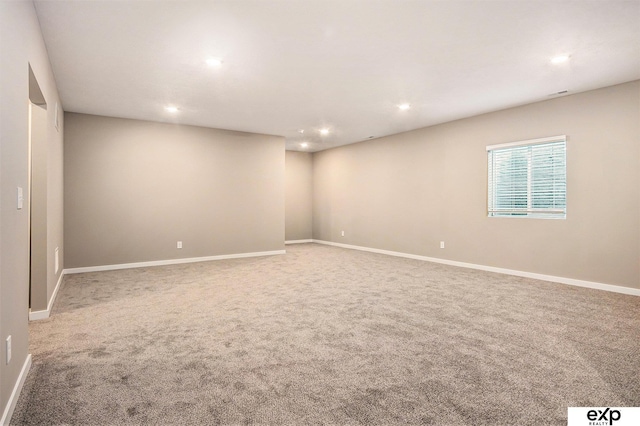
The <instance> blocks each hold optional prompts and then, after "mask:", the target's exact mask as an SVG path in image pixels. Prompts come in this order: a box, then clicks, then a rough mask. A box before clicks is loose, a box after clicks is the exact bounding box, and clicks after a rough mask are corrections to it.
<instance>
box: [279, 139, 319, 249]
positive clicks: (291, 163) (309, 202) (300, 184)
mask: <svg viewBox="0 0 640 426" xmlns="http://www.w3.org/2000/svg"><path fill="white" fill-rule="evenodd" d="M285 169H286V179H285V180H286V188H285V194H286V195H285V198H286V208H285V217H286V221H285V222H286V226H285V240H287V241H292V240H308V239H311V238H312V237H313V235H312V233H313V223H312V218H313V212H312V210H313V155H312V154H311V153H308V152H298V151H287V153H286V160H285Z"/></svg>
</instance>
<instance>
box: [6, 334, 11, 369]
mask: <svg viewBox="0 0 640 426" xmlns="http://www.w3.org/2000/svg"><path fill="white" fill-rule="evenodd" d="M9 361H11V336H9V337H7V364H9Z"/></svg>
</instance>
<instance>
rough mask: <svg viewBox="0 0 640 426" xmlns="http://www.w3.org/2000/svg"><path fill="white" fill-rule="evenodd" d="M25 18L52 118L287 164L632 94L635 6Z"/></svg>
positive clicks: (350, 8) (52, 13)
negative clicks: (253, 141)
mask: <svg viewBox="0 0 640 426" xmlns="http://www.w3.org/2000/svg"><path fill="white" fill-rule="evenodd" d="M35 3H36V10H37V13H38V17H39V20H40V25H41V26H42V31H43V34H44V39H45V42H46V45H47V49H48V52H49V56H50V59H51V62H52V65H53V70H54V73H55V76H56V80H57V83H58V89H59V91H60V96H61V98H62V103H63V106H64V109H65V110H66V111H73V112H82V113H88V114H98V115H106V116H113V117H125V118H135V119H143V120H153V121H168V122H178V123H184V124H192V125H198V126H205V127H214V128H222V129H231V130H239V131H247V132H256V133H266V134H274V135H282V136H285V137H286V139H287V149H297V150H301V148H300V146H299V143H300V142H301V141H302V140H305V141H308V142H309V147H308V148H307V149H306V150H308V151H318V150H322V149H326V148H329V147H333V146H339V145H344V144H349V143H354V142H359V141H363V140H366V139H368V138H369V137H370V136H373V137H381V136H385V135H389V134H393V133H399V132H402V131H406V130H411V129H416V128H420V127H425V126H429V125H433V124H437V123H443V122H446V121H451V120H455V119H459V118H463V117H468V116H472V115H477V114H481V113H485V112H489V111H495V110H498V109H503V108H508V107H511V106H515V105H521V104H525V103H530V102H536V101H540V100H545V99H548V98H549V96H550V94H553V93H556V92H559V91H563V90H568V91H569V94H571V93H576V92H581V91H585V90H591V89H595V88H599V87H604V86H609V85H613V84H617V83H622V82H627V81H632V80H636V79H640V0H634V1H616V0H610V1H601V0H599V1H585V0H580V1H563V0H554V1H524V0H523V1H517V0H512V1H456V0H450V1H432V0H421V1H407V0H362V1H356V0H336V1H333V0H332V1H329V0H297V1H295V0H288V1H284V0H268V1H267V0H254V1H249V0H229V1H157V0H156V1H112V0H109V1H67V0H57V1H36V2H35ZM559 54H568V55H570V56H571V59H570V61H568V62H566V63H564V64H560V65H553V64H551V63H550V58H551V57H553V56H556V55H559ZM209 57H219V58H221V59H222V60H223V61H224V63H223V64H222V66H220V67H218V68H211V67H209V66H208V65H207V64H206V63H205V60H206V59H207V58H209ZM405 102H408V103H410V104H411V109H409V110H408V111H401V110H399V109H398V108H397V105H398V104H401V103H405ZM167 105H175V106H177V107H178V108H179V112H178V113H177V114H173V115H172V114H170V113H168V112H166V111H165V110H164V107H165V106H167ZM325 127H326V128H329V129H330V133H329V135H327V136H321V135H320V134H319V129H321V128H325ZM300 129H304V133H303V134H300V133H299V130H300Z"/></svg>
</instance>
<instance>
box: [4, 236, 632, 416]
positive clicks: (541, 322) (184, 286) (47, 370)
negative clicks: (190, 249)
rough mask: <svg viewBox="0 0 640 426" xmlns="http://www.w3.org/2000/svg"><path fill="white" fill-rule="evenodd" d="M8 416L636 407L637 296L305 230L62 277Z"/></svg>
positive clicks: (554, 412)
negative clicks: (235, 250)
mask: <svg viewBox="0 0 640 426" xmlns="http://www.w3.org/2000/svg"><path fill="white" fill-rule="evenodd" d="M29 331H30V335H31V353H32V354H33V366H32V369H31V372H30V373H29V376H28V378H27V381H26V384H25V387H24V390H23V392H22V394H21V396H20V400H19V402H18V405H17V407H16V411H15V413H14V416H13V420H12V423H11V424H12V425H35V424H38V425H43V424H47V425H50V424H70V425H93V424H95V425H98V424H100V425H103V424H104V425H117V424H158V425H174V424H175V425H184V424H202V425H209V424H252V423H255V424H277V425H280V424H289V425H303V424H354V425H355V424H367V425H372V424H380V425H389V424H438V425H512V424H513V425H515V424H517V425H543V424H557V425H564V424H566V416H567V407H569V406H640V376H639V375H640V297H635V296H626V295H621V294H615V293H609V292H604V291H597V290H589V289H584V288H578V287H571V286H566V285H561V284H553V283H547V282H542V281H536V280H530V279H524V278H518V277H513V276H507V275H500V274H493V273H487V272H480V271H475V270H470V269H462V268H455V267H449V266H444V265H439V264H434V263H428V262H422V261H417V260H409V259H402V258H395V257H389V256H384V255H378V254H373V253H365V252H359V251H353V250H345V249H340V248H335V247H328V246H322V245H316V244H304V245H292V246H287V254H286V255H280V256H271V257H261V258H252V259H237V260H225V261H215V262H206V263H197V264H187V265H173V266H163V267H153V268H141V269H130V270H121V271H110V272H97V273H86V274H78V275H69V276H66V277H65V279H64V283H63V287H62V288H61V290H60V292H59V294H58V298H57V301H56V304H55V307H54V310H53V313H52V316H51V318H49V319H48V320H44V321H37V322H32V323H31V324H30V326H29Z"/></svg>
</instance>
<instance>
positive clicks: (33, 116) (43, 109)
mask: <svg viewBox="0 0 640 426" xmlns="http://www.w3.org/2000/svg"><path fill="white" fill-rule="evenodd" d="M28 173H29V204H28V205H29V250H30V252H29V309H30V310H43V309H46V307H47V181H48V179H47V102H46V101H45V99H44V96H43V94H42V90H40V85H39V84H38V81H37V80H36V77H35V75H34V73H33V70H32V69H31V65H29V172H28ZM43 306H44V308H43Z"/></svg>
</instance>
